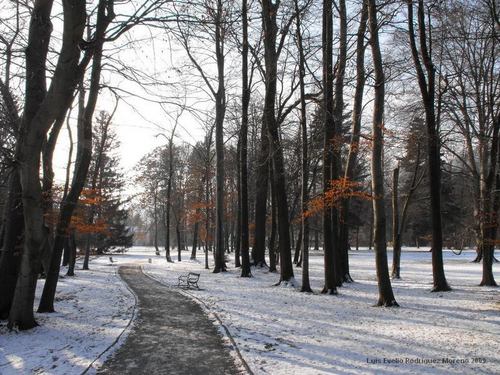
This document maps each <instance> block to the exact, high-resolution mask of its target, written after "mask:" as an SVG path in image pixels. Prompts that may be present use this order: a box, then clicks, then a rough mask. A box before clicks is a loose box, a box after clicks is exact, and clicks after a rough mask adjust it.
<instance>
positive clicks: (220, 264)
mask: <svg viewBox="0 0 500 375" xmlns="http://www.w3.org/2000/svg"><path fill="white" fill-rule="evenodd" d="M222 17H223V8H222V1H221V0H217V15H216V21H215V55H216V59H217V79H218V88H217V92H216V95H215V153H216V200H215V250H214V256H215V259H214V260H215V265H214V270H213V272H214V273H218V272H225V271H226V262H225V257H224V117H225V113H226V93H225V83H224V80H225V76H224V33H225V30H224V26H223V19H222Z"/></svg>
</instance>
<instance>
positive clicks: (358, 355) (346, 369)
mask: <svg viewBox="0 0 500 375" xmlns="http://www.w3.org/2000/svg"><path fill="white" fill-rule="evenodd" d="M172 255H174V254H172ZM182 256H183V259H184V260H183V261H182V262H175V263H167V262H166V261H165V259H164V257H157V256H155V255H154V250H153V249H152V248H137V247H136V248H133V249H130V250H129V251H128V253H126V254H124V255H116V256H113V259H114V261H115V262H114V263H113V265H110V263H109V259H108V257H101V258H99V259H96V260H93V261H92V262H91V268H92V271H90V272H82V271H78V272H77V277H76V278H74V279H72V278H65V279H63V280H61V284H60V289H59V292H58V303H57V306H56V308H57V310H58V313H57V314H37V318H38V320H39V322H40V323H41V326H40V327H38V328H36V329H34V330H32V331H29V332H19V333H16V332H10V333H9V332H8V331H7V329H6V328H5V327H4V326H2V327H0V374H2V375H4V374H28V373H35V374H42V373H44V374H45V373H46V374H79V373H82V372H83V371H84V370H85V369H86V368H87V367H88V366H89V364H90V363H91V362H92V361H93V360H94V359H95V358H97V357H98V356H99V355H100V354H101V353H102V352H103V351H104V350H106V348H107V347H108V346H109V345H111V344H112V343H113V342H114V341H115V340H116V339H117V337H118V336H119V335H120V333H121V332H122V331H123V330H124V329H125V327H126V326H127V324H128V323H129V320H130V318H131V317H132V314H133V306H134V301H135V299H134V297H133V295H132V294H131V292H130V291H128V290H127V289H126V288H125V286H124V285H123V283H122V282H121V281H120V280H119V278H118V277H117V275H116V274H115V271H116V268H117V265H120V264H125V263H141V264H143V267H144V270H145V272H146V273H147V274H149V275H150V276H152V277H154V278H155V279H157V280H160V281H161V282H162V283H164V284H165V285H168V286H172V287H174V286H175V284H176V283H177V277H178V276H179V275H180V274H182V273H185V272H188V271H194V272H199V273H201V278H200V282H199V284H200V287H201V288H202V290H200V291H194V290H190V291H188V292H184V293H186V294H189V295H191V296H192V297H193V298H195V300H198V301H202V303H203V305H204V307H205V308H206V309H208V310H209V311H210V312H212V313H215V314H217V316H218V317H219V318H220V319H221V320H222V322H223V324H224V325H225V326H226V327H227V329H228V330H229V332H230V333H231V335H232V336H233V338H234V340H235V341H236V343H237V345H238V347H239V349H240V351H241V353H242V355H243V357H244V359H245V360H246V362H247V363H248V364H249V366H250V367H251V369H252V371H253V372H254V373H255V374H301V375H302V374H375V373H376V374H417V373H418V374H424V373H433V374H479V373H491V374H494V373H498V368H500V358H499V357H500V355H499V348H500V294H499V291H498V289H495V288H482V287H478V286H477V284H478V283H479V281H480V278H481V277H480V276H481V265H478V264H473V263H470V261H471V260H472V259H473V256H474V254H473V252H464V253H463V254H462V255H460V256H456V255H453V253H452V252H451V251H447V252H445V271H446V275H447V277H448V280H449V282H450V284H451V286H452V287H453V288H454V290H453V292H451V293H430V292H429V290H430V288H431V283H432V274H431V264H430V253H428V252H426V251H420V252H416V251H406V252H403V256H402V270H401V275H402V280H400V281H395V282H394V283H393V286H394V289H395V295H396V299H397V301H398V302H399V304H400V305H401V307H400V308H377V307H372V305H373V304H374V303H375V302H376V297H377V286H376V278H375V271H374V256H373V252H368V251H353V252H352V253H351V274H352V276H353V278H354V279H355V283H353V284H349V285H347V286H345V287H343V288H341V289H340V290H339V292H340V293H339V295H338V296H326V295H321V294H318V293H317V294H314V295H310V294H304V293H300V292H299V291H298V290H299V289H298V288H292V287H276V286H273V285H274V284H275V283H276V282H277V281H278V278H279V276H278V275H277V274H272V273H269V272H267V271H266V270H262V269H253V270H252V273H253V277H252V278H250V279H246V278H245V279H242V278H240V277H239V270H236V269H234V268H233V267H232V265H233V264H232V261H231V260H230V261H229V263H228V265H229V272H227V273H222V274H213V273H211V272H210V271H207V270H205V269H204V267H203V266H204V262H203V254H201V253H199V259H198V261H189V260H188V259H189V253H188V252H183V254H182ZM176 257H177V255H176V254H175V257H173V258H174V259H176ZM149 258H151V262H152V263H148V260H149ZM210 260H211V259H210ZM322 264H323V262H322V257H321V256H320V255H319V254H318V255H313V256H312V257H311V284H312V287H313V289H314V290H315V291H319V290H320V289H321V287H322V282H323V266H322ZM495 267H497V266H495ZM295 272H296V280H297V284H300V277H301V275H300V269H295ZM495 277H496V279H497V280H500V274H499V273H498V272H496V273H495ZM40 286H41V285H40ZM2 323H4V322H2ZM126 332H127V330H126ZM122 340H123V336H122V338H121V339H120V341H122ZM115 348H116V345H115V347H113V349H115ZM107 354H109V351H108V352H106V354H105V355H107ZM101 360H102V357H101V358H100V359H99V361H101ZM388 362H390V363H388ZM400 362H402V363H400Z"/></svg>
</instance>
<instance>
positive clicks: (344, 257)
mask: <svg viewBox="0 0 500 375" xmlns="http://www.w3.org/2000/svg"><path fill="white" fill-rule="evenodd" d="M337 8H338V10H339V21H340V33H339V57H338V60H337V64H336V75H335V96H334V104H333V121H334V132H335V133H334V136H333V142H334V144H333V151H332V152H333V165H332V179H334V180H337V179H339V177H340V173H341V169H342V168H341V164H342V156H341V149H342V142H343V134H342V115H343V113H344V77H345V67H346V63H347V10H346V5H345V0H339V1H338V7H337ZM341 202H342V201H341ZM332 215H333V217H334V222H333V224H334V227H333V230H334V231H337V233H338V234H337V236H338V243H334V257H335V261H334V267H335V280H336V283H337V286H341V285H342V283H343V282H344V281H352V279H351V276H350V275H349V258H348V257H349V253H348V248H349V244H348V242H349V228H348V226H347V225H344V226H343V225H342V224H343V223H346V221H347V216H346V215H345V213H344V212H343V211H342V207H341V209H340V210H337V209H336V207H334V208H333V212H332Z"/></svg>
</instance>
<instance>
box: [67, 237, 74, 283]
mask: <svg viewBox="0 0 500 375" xmlns="http://www.w3.org/2000/svg"><path fill="white" fill-rule="evenodd" d="M66 246H67V247H68V253H69V259H68V272H66V276H75V264H76V240H75V231H74V230H71V232H70V234H69V236H68V238H66Z"/></svg>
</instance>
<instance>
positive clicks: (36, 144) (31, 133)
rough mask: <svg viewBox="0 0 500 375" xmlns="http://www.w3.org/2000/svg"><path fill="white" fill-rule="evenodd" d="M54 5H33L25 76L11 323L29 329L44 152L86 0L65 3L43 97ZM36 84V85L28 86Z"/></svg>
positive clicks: (67, 90)
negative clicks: (20, 221)
mask: <svg viewBox="0 0 500 375" xmlns="http://www.w3.org/2000/svg"><path fill="white" fill-rule="evenodd" d="M51 8H52V1H37V2H36V3H35V6H34V9H33V12H32V22H31V24H30V32H29V37H28V47H27V49H26V72H27V74H26V76H27V77H30V79H28V80H27V87H26V92H25V97H26V102H25V117H24V119H23V125H22V127H21V134H22V138H21V142H20V161H21V186H22V191H23V213H24V224H25V241H24V252H23V257H22V260H21V269H20V272H19V277H18V281H17V284H16V290H15V292H14V298H13V301H12V307H11V310H10V314H9V323H8V326H9V327H11V328H12V327H14V326H18V327H19V329H29V328H32V327H34V326H36V325H37V324H36V322H35V319H34V315H33V304H34V298H35V289H36V281H37V276H38V272H39V267H40V256H41V251H42V249H43V246H44V245H45V241H47V227H46V225H45V223H44V217H43V207H42V190H41V186H40V180H39V174H40V153H41V151H42V146H43V140H44V139H45V137H46V134H47V132H48V131H49V129H50V126H51V125H52V124H53V122H54V121H55V119H56V118H58V117H59V115H60V113H61V112H65V111H66V110H67V108H68V107H69V105H70V103H71V99H72V96H73V93H74V90H75V87H76V85H77V82H78V75H79V66H78V64H79V59H80V48H79V42H80V40H81V38H82V35H83V30H84V26H85V18H86V17H85V15H86V11H85V2H84V1H76V2H72V3H71V4H69V3H63V12H64V33H63V43H62V47H61V53H60V55H59V59H58V62H57V65H56V68H55V70H54V74H53V77H52V80H51V86H50V89H49V91H48V92H47V94H46V95H45V61H46V56H47V51H48V44H49V40H50V32H51V29H52V27H51V23H50V13H51ZM40 44H41V45H40ZM38 47H40V48H38ZM42 81H43V82H42ZM32 84H34V86H33V87H30V86H31V85H32ZM40 94H41V96H43V97H44V98H43V102H42V101H40V100H35V102H36V105H35V106H33V105H31V104H30V103H29V101H30V100H31V99H32V97H31V96H32V95H33V96H38V95H40ZM39 103H41V104H39ZM34 108H35V110H36V111H35V114H34V115H33V117H32V118H31V119H29V116H26V114H27V112H26V111H27V110H28V111H29V110H30V109H34Z"/></svg>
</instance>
